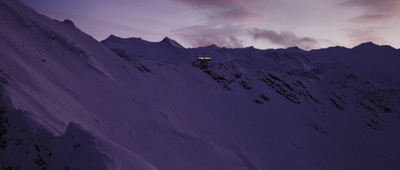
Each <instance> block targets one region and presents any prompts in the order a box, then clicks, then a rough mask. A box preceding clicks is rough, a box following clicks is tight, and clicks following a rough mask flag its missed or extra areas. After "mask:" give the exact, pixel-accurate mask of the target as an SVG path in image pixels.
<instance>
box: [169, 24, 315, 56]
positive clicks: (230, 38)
mask: <svg viewBox="0 0 400 170" xmlns="http://www.w3.org/2000/svg"><path fill="white" fill-rule="evenodd" d="M175 34H176V35H178V36H179V37H181V38H182V39H183V40H185V41H186V42H187V43H189V44H190V45H191V46H192V47H199V46H208V45H212V44H215V45H217V46H220V47H228V48H240V47H243V39H244V38H249V37H250V38H252V39H254V40H265V41H268V42H270V43H272V44H275V45H279V46H282V47H293V46H298V47H300V48H302V49H306V50H309V49H313V48H317V47H319V44H318V42H317V40H315V39H314V38H310V37H298V36H296V35H295V34H294V33H292V32H281V33H277V32H275V31H272V30H267V29H258V28H244V27H240V26H225V27H219V28H213V27H209V26H199V25H197V26H191V27H185V28H181V29H179V30H176V31H175Z"/></svg>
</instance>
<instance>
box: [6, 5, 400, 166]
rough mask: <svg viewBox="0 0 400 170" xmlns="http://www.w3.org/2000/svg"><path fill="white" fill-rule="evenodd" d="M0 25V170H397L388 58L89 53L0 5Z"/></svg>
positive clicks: (65, 26) (394, 98)
mask: <svg viewBox="0 0 400 170" xmlns="http://www.w3.org/2000/svg"><path fill="white" fill-rule="evenodd" d="M0 22H1V23H0V25H1V27H0V46H1V48H0V67H1V68H0V69H1V72H0V77H1V79H0V80H1V81H0V82H1V83H2V84H1V89H0V91H1V94H2V100H1V106H2V107H1V110H0V131H1V132H2V133H1V135H0V157H1V158H2V159H1V162H0V165H1V166H2V168H14V169H17V168H20V169H43V168H46V169H63V168H64V169H67V168H69V169H399V168H400V163H399V162H398V160H400V145H398V143H400V122H399V121H400V117H399V116H400V113H399V111H400V95H399V90H400V89H399V88H398V87H399V86H397V84H396V83H398V82H399V80H400V78H399V77H398V75H399V74H398V73H399V72H398V71H397V70H396V69H394V68H395V66H396V65H398V64H400V62H399V57H400V54H399V50H395V49H393V48H391V47H380V46H376V45H374V44H362V45H360V46H358V47H355V48H353V49H346V48H342V47H333V48H328V49H321V50H315V51H303V50H301V49H298V48H290V49H278V50H272V49H271V50H258V49H254V48H243V49H227V48H219V47H217V46H208V47H202V48H194V49H186V48H184V47H182V46H181V45H179V43H177V42H176V41H174V40H172V39H169V38H165V39H164V40H162V41H160V42H148V41H145V40H141V39H139V38H129V39H123V38H118V37H115V36H110V37H109V38H107V39H106V40H104V41H102V43H99V42H97V41H96V40H94V39H93V38H92V37H90V36H88V35H86V34H85V33H83V32H81V31H80V30H79V29H78V28H75V27H74V25H73V23H72V22H71V21H65V22H58V21H54V20H50V19H49V18H47V17H45V16H43V15H40V14H37V13H36V12H34V11H33V10H31V9H29V8H27V7H25V6H24V5H22V4H20V3H19V2H17V1H12V0H2V1H0ZM107 47H108V48H107ZM203 54H206V55H211V56H214V58H213V61H212V62H211V63H210V66H209V67H208V68H205V69H201V68H200V67H198V66H197V65H195V64H194V65H193V64H192V62H193V61H194V60H195V59H196V58H195V56H197V55H203ZM381 58H385V59H386V60H390V62H387V61H384V62H383V63H380V61H382V60H381ZM364 59H366V60H364ZM371 62H375V64H374V63H372V64H371ZM378 63H379V64H378ZM370 67H372V68H373V71H371V70H370V69H369V68H370ZM385 67H387V69H385ZM396 76H397V77H396ZM388 79H389V80H392V81H390V82H388V81H387V80H388ZM82 160H84V161H82Z"/></svg>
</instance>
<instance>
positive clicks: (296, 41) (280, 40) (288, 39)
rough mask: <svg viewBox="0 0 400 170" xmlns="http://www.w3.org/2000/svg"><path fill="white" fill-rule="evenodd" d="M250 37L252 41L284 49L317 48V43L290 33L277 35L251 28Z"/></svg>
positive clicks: (273, 32) (311, 39)
mask: <svg viewBox="0 0 400 170" xmlns="http://www.w3.org/2000/svg"><path fill="white" fill-rule="evenodd" d="M249 31H250V35H251V36H252V38H253V39H254V40H267V41H269V42H271V43H273V44H277V45H281V46H284V47H293V46H298V47H300V48H302V49H306V50H309V49H313V48H316V47H318V46H319V45H318V42H317V40H316V39H314V38H310V37H298V36H296V35H295V34H294V33H292V32H281V33H277V32H275V31H272V30H267V29H258V28H253V29H251V30H249Z"/></svg>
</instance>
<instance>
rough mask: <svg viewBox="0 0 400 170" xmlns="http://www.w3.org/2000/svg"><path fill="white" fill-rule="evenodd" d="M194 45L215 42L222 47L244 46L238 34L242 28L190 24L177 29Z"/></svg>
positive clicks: (205, 44)
mask: <svg viewBox="0 0 400 170" xmlns="http://www.w3.org/2000/svg"><path fill="white" fill-rule="evenodd" d="M175 33H176V35H178V36H180V37H181V38H183V40H185V41H186V42H187V43H189V44H190V45H191V46H192V47H202V46H208V45H212V44H215V45H217V46H220V47H228V48H235V47H243V45H242V40H240V39H239V38H238V35H241V34H242V30H241V29H240V28H238V27H222V28H211V27H208V26H200V25H196V26H190V27H184V28H181V29H179V30H176V31H175Z"/></svg>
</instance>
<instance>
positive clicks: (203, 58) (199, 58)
mask: <svg viewBox="0 0 400 170" xmlns="http://www.w3.org/2000/svg"><path fill="white" fill-rule="evenodd" d="M197 59H198V60H211V57H198V58H197Z"/></svg>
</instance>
